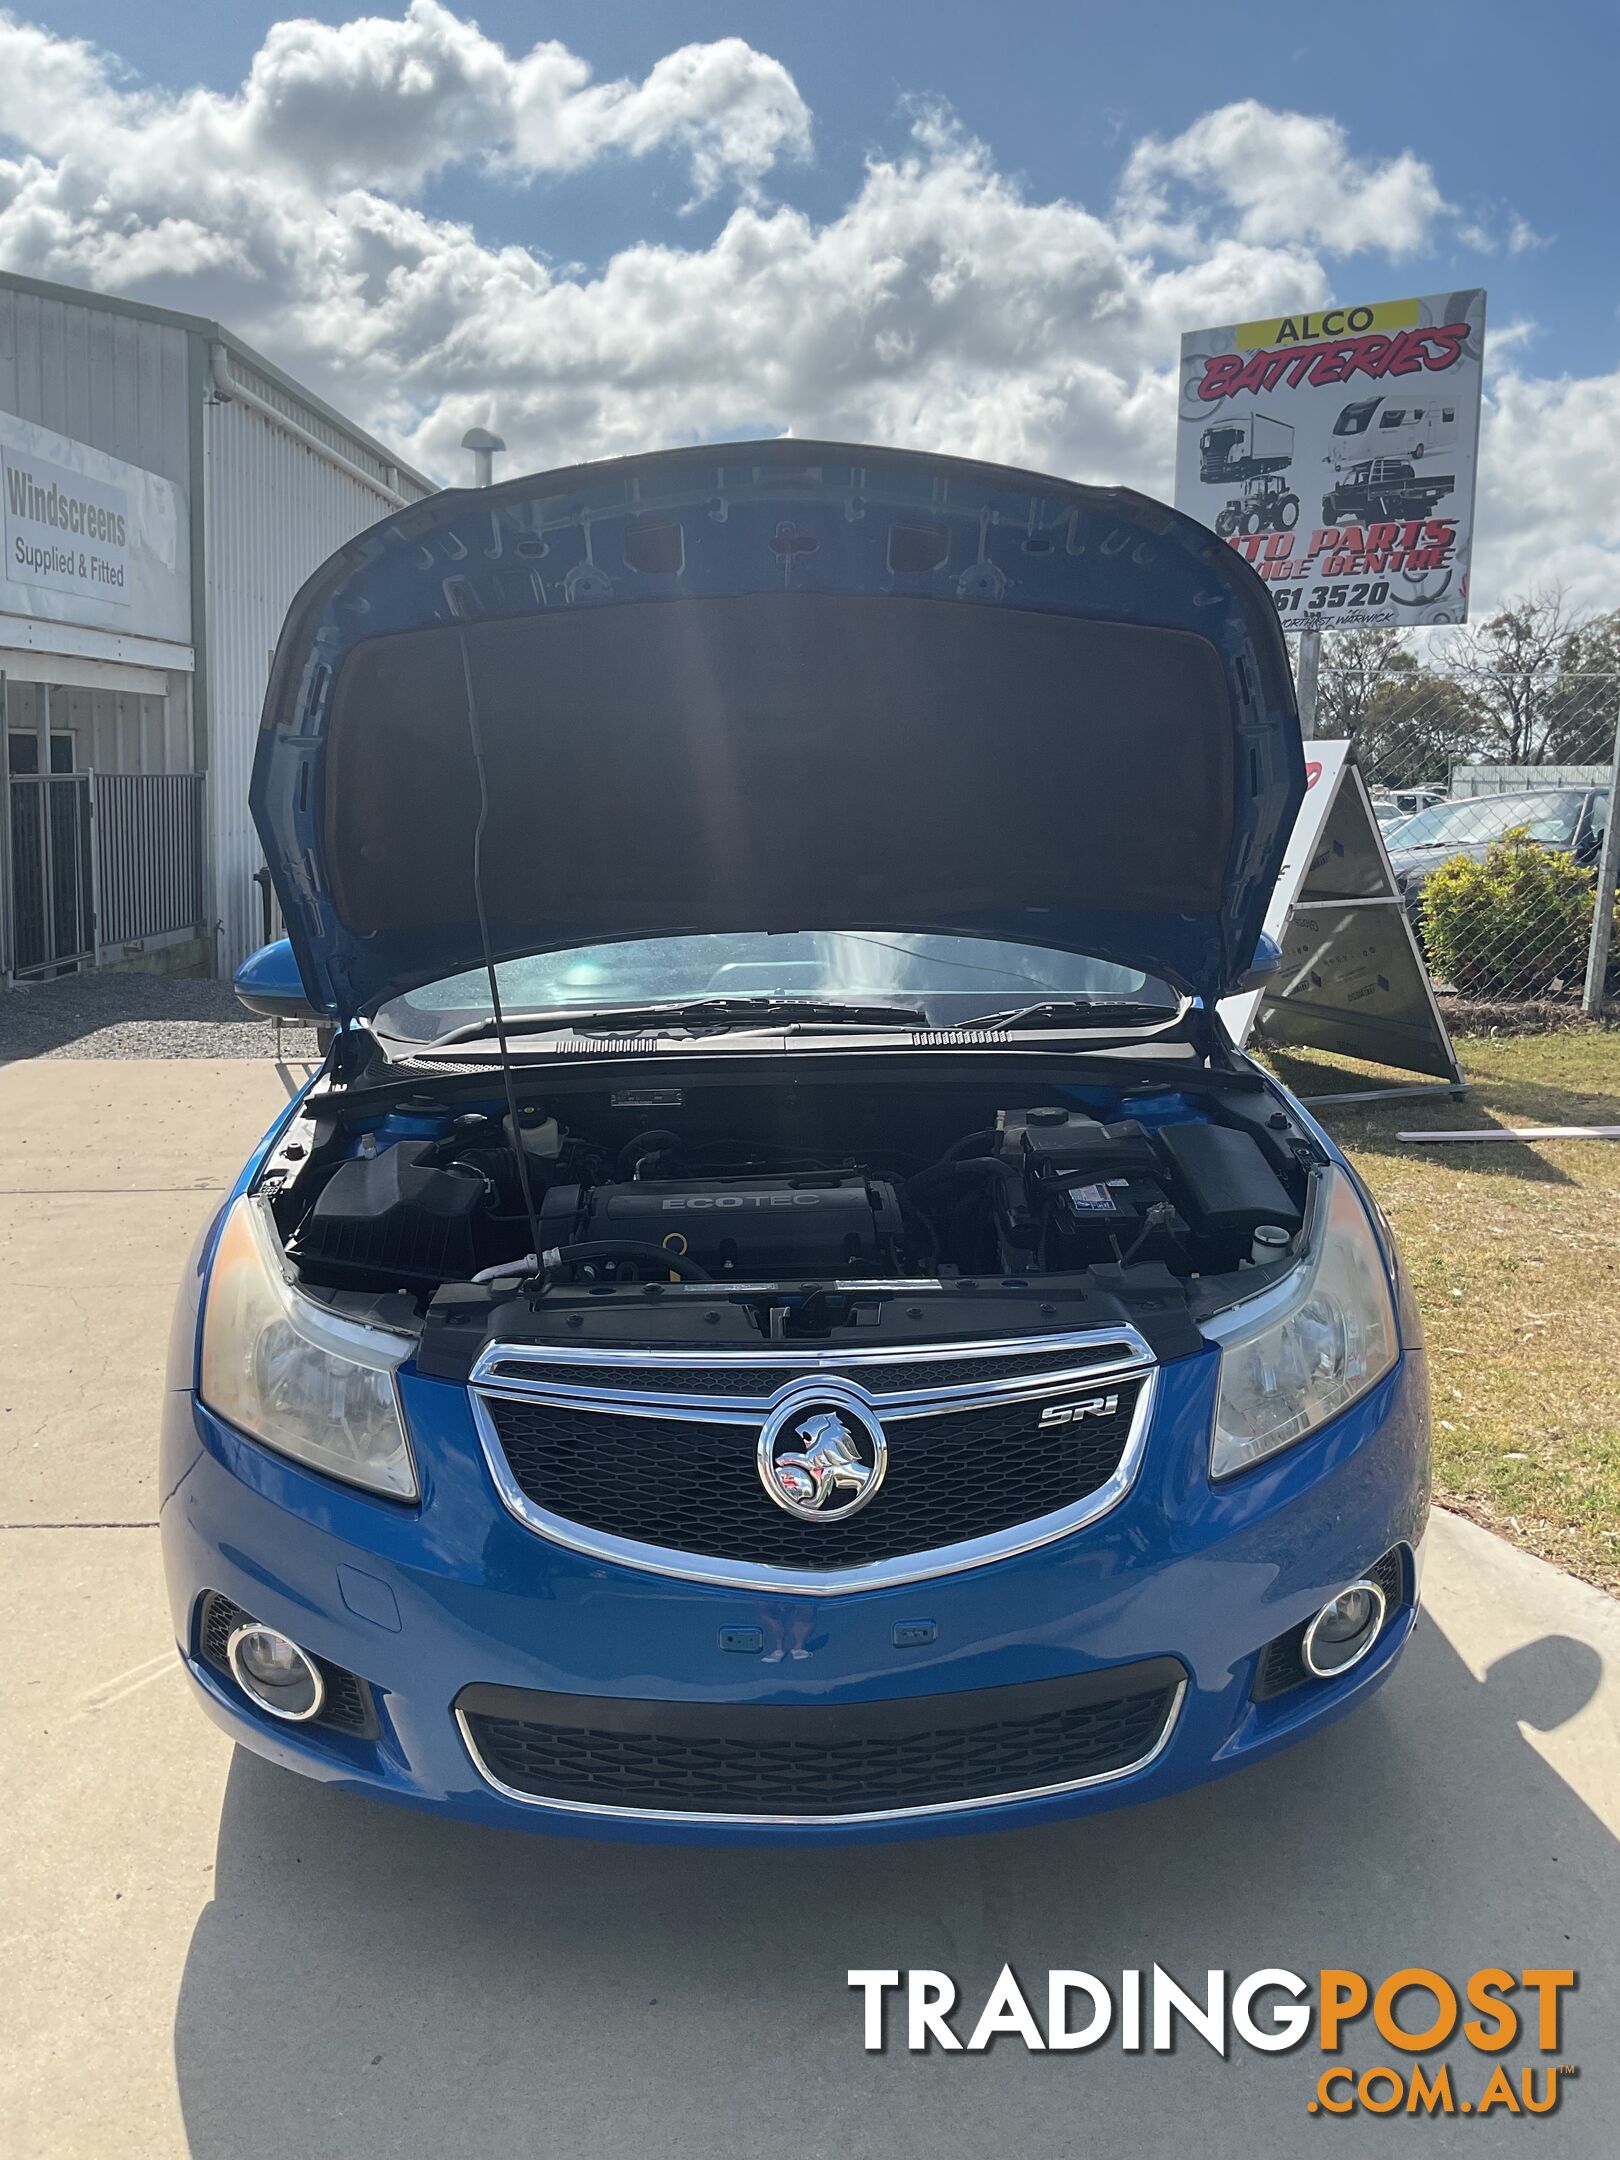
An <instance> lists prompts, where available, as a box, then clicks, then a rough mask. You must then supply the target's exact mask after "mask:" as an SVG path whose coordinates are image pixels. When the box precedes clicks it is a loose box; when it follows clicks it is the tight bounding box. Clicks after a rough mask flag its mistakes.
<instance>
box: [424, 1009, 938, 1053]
mask: <svg viewBox="0 0 1620 2160" xmlns="http://www.w3.org/2000/svg"><path fill="white" fill-rule="evenodd" d="M505 1020H506V1032H507V1034H508V1035H524V1034H527V1035H535V1034H540V1033H542V1032H544V1031H545V1030H546V1029H548V1028H557V1029H566V1030H567V1032H568V1033H570V1034H573V1035H588V1034H608V1035H611V1034H615V1033H619V1032H622V1031H624V1030H633V1031H635V1032H638V1033H639V1032H642V1031H649V1032H651V1031H656V1030H657V1029H659V1028H665V1027H667V1028H685V1029H689V1030H691V1031H693V1032H713V1033H724V1032H725V1031H726V1030H728V1029H732V1028H747V1027H775V1026H785V1025H788V1024H790V1023H804V1024H806V1025H808V1026H810V1027H834V1028H837V1027H862V1028H885V1027H895V1028H925V1027H927V1026H928V1015H927V1014H926V1013H925V1012H923V1011H922V1010H921V1009H920V1008H919V1007H917V1006H915V1005H860V1004H850V1003H839V1002H837V1001H836V1000H832V999H823V998H796V997H795V998H789V997H705V998H688V999H685V1000H684V1001H682V1002H680V1003H677V1004H671V1005H607V1006H601V1007H597V1008H585V1009H581V1008H580V1007H579V1006H577V1005H574V1006H555V1007H552V1008H550V1009H548V1010H546V1011H543V1012H526V1013H513V1012H509V1013H507V1014H506V1015H505ZM494 1032H495V1022H494V1018H493V1016H492V1015H490V1014H485V1016H484V1017H483V1018H482V1019H481V1020H468V1021H465V1022H464V1023H463V1024H462V1025H461V1026H460V1027H454V1028H449V1029H447V1030H446V1031H445V1033H444V1034H442V1035H435V1036H432V1037H431V1038H429V1039H427V1040H424V1041H423V1042H421V1043H419V1044H413V1046H412V1047H413V1048H416V1049H421V1050H429V1049H440V1048H442V1047H443V1046H444V1045H446V1044H449V1043H464V1042H477V1041H479V1040H480V1039H481V1038H482V1037H483V1036H486V1035H492V1034H493V1033H494Z"/></svg>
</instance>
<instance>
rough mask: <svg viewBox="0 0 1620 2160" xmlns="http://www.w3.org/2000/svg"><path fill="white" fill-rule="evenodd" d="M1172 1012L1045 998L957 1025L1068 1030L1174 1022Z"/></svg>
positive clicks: (1108, 1001) (1116, 1002)
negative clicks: (1118, 1023)
mask: <svg viewBox="0 0 1620 2160" xmlns="http://www.w3.org/2000/svg"><path fill="white" fill-rule="evenodd" d="M1175 1017H1176V1015H1175V1010H1174V1008H1170V1009H1168V1010H1167V1009H1166V1008H1165V1007H1164V1006H1163V1005H1132V1004H1130V1003H1128V1002H1127V1001H1125V1000H1124V999H1121V998H1088V997H1072V998H1047V999H1045V1000H1043V1002H1042V1003H1040V1004H1038V1005H1014V1006H1011V1007H1009V1008H1008V1010H1007V1011H1006V1012H993V1013H981V1014H979V1015H977V1016H976V1017H975V1018H973V1019H971V1020H964V1021H962V1022H960V1023H959V1024H960V1025H961V1026H962V1027H964V1028H1020V1027H1027V1028H1039V1027H1068V1026H1071V1025H1073V1024H1074V1023H1076V1022H1078V1023H1079V1024H1080V1025H1081V1026H1082V1027H1093V1026H1096V1025H1097V1024H1098V1023H1099V1022H1100V1023H1101V1024H1102V1025H1103V1026H1105V1027H1107V1026H1110V1025H1112V1024H1113V1023H1114V1022H1115V1021H1121V1022H1123V1021H1139V1020H1173V1019H1174V1018H1175Z"/></svg>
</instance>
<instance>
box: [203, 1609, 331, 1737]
mask: <svg viewBox="0 0 1620 2160" xmlns="http://www.w3.org/2000/svg"><path fill="white" fill-rule="evenodd" d="M225 1657H226V1662H227V1663H228V1664H229V1666H230V1668H231V1672H232V1674H233V1675H234V1676H235V1679H236V1684H237V1686H238V1687H239V1688H240V1689H241V1690H242V1692H243V1694H244V1695H248V1696H251V1697H252V1699H253V1701H254V1702H256V1703H257V1704H258V1706H259V1708H260V1709H261V1710H267V1711H268V1712H269V1714H270V1715H271V1717H276V1718H285V1719H286V1720H287V1722H288V1723H289V1724H293V1725H300V1724H302V1723H303V1721H304V1720H305V1719H306V1718H312V1717H314V1716H315V1715H316V1714H317V1713H318V1711H319V1710H320V1707H321V1703H322V1700H323V1699H324V1697H325V1694H326V1686H325V1683H324V1682H323V1681H322V1679H321V1676H320V1672H319V1669H318V1668H317V1667H316V1665H315V1663H314V1661H313V1659H311V1658H309V1657H307V1656H306V1655H305V1654H304V1652H303V1651H302V1650H300V1649H299V1647H298V1645H297V1644H296V1643H295V1642H294V1641H293V1640H292V1638H291V1637H290V1636H287V1635H281V1634H278V1633H277V1632H276V1630H275V1629H274V1628H272V1627H263V1626H261V1625H260V1624H259V1622H258V1621H257V1620H253V1621H250V1622H249V1623H248V1625H247V1626H246V1627H239V1628H238V1629H237V1630H236V1632H235V1633H234V1634H233V1635H232V1637H231V1639H230V1641H229V1642H228V1643H227V1644H226V1646H225Z"/></svg>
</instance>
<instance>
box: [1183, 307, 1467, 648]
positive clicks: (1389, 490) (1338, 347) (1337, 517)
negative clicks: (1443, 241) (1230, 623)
mask: <svg viewBox="0 0 1620 2160" xmlns="http://www.w3.org/2000/svg"><path fill="white" fill-rule="evenodd" d="M1484 342H1485V295H1484V293H1483V292H1481V291H1478V290H1475V291H1471V292H1459V293H1449V294H1432V295H1430V296H1429V297H1428V298H1427V299H1421V300H1385V301H1380V302H1377V303H1370V304H1362V305H1358V306H1354V307H1333V308H1323V309H1320V310H1318V311H1315V312H1309V313H1307V312H1301V313H1299V314H1297V315H1283V316H1275V317H1272V318H1271V319H1270V320H1268V321H1265V322H1250V323H1232V324H1228V325H1226V326H1224V327H1223V328H1221V329H1217V330H1193V331H1189V332H1188V334H1187V335H1186V336H1185V337H1184V338H1183V339H1182V341H1181V397H1180V407H1179V412H1178V427H1177V441H1176V508H1177V509H1178V510H1185V511H1186V512H1188V514H1189V515H1190V516H1192V517H1195V518H1197V519H1198V520H1199V521H1200V523H1202V524H1205V525H1211V526H1213V527H1214V529H1215V530H1216V532H1218V533H1219V534H1220V535H1221V537H1222V538H1223V539H1224V540H1226V541H1228V542H1229V543H1230V544H1231V545H1232V546H1233V547H1235V548H1236V549H1237V550H1238V551H1239V553H1241V554H1242V555H1243V556H1244V557H1245V558H1246V559H1247V560H1248V561H1249V562H1251V563H1253V565H1254V567H1255V569H1256V570H1258V571H1259V573H1260V575H1261V576H1262V577H1263V578H1264V579H1265V581H1266V583H1267V584H1268V585H1269V586H1270V588H1271V592H1272V596H1273V598H1274V599H1275V600H1276V603H1277V612H1278V614H1279V616H1280V617H1281V619H1282V623H1283V626H1284V628H1285V629H1289V630H1323V629H1335V628H1350V627H1353V626H1355V625H1357V624H1378V625H1386V626H1389V627H1391V628H1397V629H1406V628H1410V627H1411V626H1413V625H1414V624H1419V623H1456V622H1461V621H1462V620H1463V619H1464V617H1465V616H1466V615H1467V612H1468V557H1469V550H1470V546H1471V544H1472V539H1473V521H1474V474H1475V467H1476V463H1477V458H1478V448H1479V398H1480V362H1481V355H1482V351H1483V347H1484Z"/></svg>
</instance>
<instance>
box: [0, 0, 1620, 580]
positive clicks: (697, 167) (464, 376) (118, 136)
mask: <svg viewBox="0 0 1620 2160" xmlns="http://www.w3.org/2000/svg"><path fill="white" fill-rule="evenodd" d="M1330 14H1331V15H1332V16H1333V17H1334V19H1333V20H1331V21H1329V20H1324V18H1325V17H1326V16H1328V15H1330ZM316 25H326V26H329V29H328V30H326V31H322V30H319V29H317V28H316V27H315V26H316ZM539 41H547V49H546V50H542V51H538V52H537V51H535V50H534V48H536V47H537V45H538V43H539ZM1617 81H1620V8H1617V7H1616V6H1615V5H1614V4H1613V0H1607V4H1603V5H1597V4H1592V0H1579V4H1575V5H1568V6H1554V7H1551V8H1548V7H1545V6H1543V7H1542V8H1541V9H1539V10H1536V9H1532V8H1530V7H1528V6H1526V5H1524V4H1522V0H1520V4H1517V5H1509V4H1506V0H1474V4H1472V5H1464V4H1462V0H1428V4H1427V5H1425V6H1423V7H1422V8H1421V9H1416V10H1414V9H1412V8H1410V7H1403V6H1395V5H1386V4H1384V0H1358V4H1357V5H1356V6H1354V7H1353V8H1351V7H1347V8H1343V9H1340V10H1337V11H1326V10H1322V9H1320V8H1315V7H1309V8H1307V7H1297V8H1294V9H1292V10H1271V11H1267V12H1264V13H1262V12H1261V11H1258V10H1253V9H1245V10H1239V9H1236V8H1231V7H1228V8H1225V9H1221V8H1215V7H1212V6H1209V5H1203V6H1193V5H1190V4H1184V0H1138V4H1137V5H1135V6H1127V7H1120V6H1119V5H1117V0H1116V4H1114V5H1109V6H1098V5H1092V4H1090V0H1071V4H1069V5H1054V4H1051V0H1021V4H1019V5H1017V6H1007V7H1002V8H999V9H998V8H991V7H986V6H985V5H984V4H983V0H977V4H968V0H927V4H923V0H862V4H853V0H820V4H818V5H815V6H797V7H789V6H785V5H775V4H772V5H763V4H744V0H733V4H731V5H728V6H720V5H714V4H711V0H649V4H644V5H640V6H631V5H617V6H613V5H609V6H604V5H602V4H601V0H596V4H594V5H586V4H584V0H553V4H551V5H547V6H544V7H536V6H533V5H519V4H517V0H484V4H482V5H479V6H477V7H476V8H474V7H472V6H470V5H466V4H462V0H458V4H456V5H454V6H453V7H452V6H451V5H450V0H374V13H373V14H372V15H371V16H370V17H367V18H364V19H362V18H361V15H360V10H359V9H358V8H357V7H352V6H351V7H342V6H332V5H323V6H315V7H305V8H301V9H299V10H297V11H296V13H295V12H294V11H293V10H290V9H288V10H282V11H278V10H275V9H272V8H265V7H245V6H232V7H229V8H225V9H197V8H195V7H191V6H180V5H175V4H169V0H148V4H147V5H146V6H145V7H143V8H141V9H139V10H136V9H131V8H129V7H128V5H127V0H125V4H123V5H119V6H114V5H112V4H111V0H56V4H54V5H52V6H51V7H50V9H49V12H48V14H47V13H45V12H43V11H33V12H31V11H30V10H29V8H28V7H27V6H26V5H23V6H14V7H13V10H12V12H11V14H10V15H9V16H7V15H6V14H5V13H4V12H3V10H0V267H7V268H13V269H21V270H26V271H29V272H31V273H32V274H35V275H40V276H46V277H57V278H61V279H64V280H65V281H67V282H74V283H81V284H103V285H106V286H108V287H109V288H111V289H114V290H121V291H127V292H131V293H134V294H136V295H137V296H141V297H147V298H151V299H155V300H159V301H162V302H165V303H167V304H171V305H177V306H183V307H189V308H193V309H195V310H197V311H198V312H203V313H211V314H218V315H220V316H221V317H222V318H223V319H226V320H228V321H230V322H231V323H232V324H233V326H235V327H237V328H238V329H240V330H241V331H242V332H243V334H244V335H246V336H248V337H249V338H251V339H252V340H253V341H254V342H255V343H257V344H259V345H260V346H262V347H263V348H264V349H266V350H267V351H269V352H270V353H271V354H272V355H273V356H274V357H275V358H277V359H279V360H281V361H282V362H283V363H284V364H286V365H287V366H289V367H290V368H292V369H293V370H294V371H295V372H298V373H301V374H302V375H304V376H305V377H306V378H307V379H309V380H311V381H312V382H314V383H315V385H316V386H317V387H319V388H321V389H324V390H325V391H326V392H327V393H328V394H329V395H332V396H333V397H334V398H335V399H336V400H337V401H338V402H339V403H342V404H345V405H347V406H348V407H349V409H351V410H354V411H356V413H357V416H358V417H361V418H363V419H365V420H367V421H368V422H370V423H371V424H372V425H373V426H375V427H377V428H378V429H379V430H380V431H381V432H383V433H385V434H388V435H389V436H390V437H391V438H392V439H394V440H396V441H398V442H400V443H401V444H402V445H403V446H404V447H405V449H406V450H407V452H408V453H410V454H412V455H414V456H416V457H417V458H418V460H419V461H420V462H422V463H424V464H425V465H427V466H428V467H429V469H431V470H434V471H436V472H440V473H445V472H447V471H448V470H453V469H455V458H454V444H455V442H456V441H457V440H458V439H459V433H460V430H461V428H462V427H463V426H464V425H466V424H467V422H468V421H469V420H472V419H477V420H480V421H492V422H493V423H494V424H496V425H497V426H499V427H500V428H501V429H502V431H503V433H505V434H506V435H507V436H508V438H509V439H510V440H511V442H512V444H513V452H514V456H515V457H516V458H518V459H519V460H520V461H521V462H523V463H529V464H541V463H547V462H561V461H562V460H563V459H564V458H566V457H569V456H574V455H591V454H598V453H606V452H611V451H613V450H617V449H624V448H635V447H642V446H644V445H645V444H646V443H647V442H649V441H652V440H675V439H694V438H697V439H703V438H706V437H707V438H710V439H712V438H715V437H719V436H724V435H732V434H748V433H763V432H777V431H780V430H782V429H784V428H791V429H793V430H795V431H796V432H800V433H805V434H809V433H814V432H836V433H848V434H854V435H857V436H866V437H872V436H880V435H881V436H886V437H888V438H890V439H895V440H901V441H909V442H921V443H927V442H937V443H939V444H940V446H942V447H948V448H952V449H965V450H971V451H975V452H977V453H979V454H983V455H991V456H1016V457H1018V458H1020V459H1022V460H1024V461H1026V462H1031V463H1038V464H1039V463H1045V464H1048V465H1050V466H1052V467H1054V468H1055V469H1059V470H1065V471H1072V472H1075V473H1077V474H1078V475H1080V476H1081V477H1085V478H1112V479H1120V480H1126V481H1130V482H1132V483H1134V484H1136V485H1142V486H1147V487H1150V488H1158V489H1160V490H1161V491H1162V490H1163V489H1164V488H1166V487H1167V485H1168V466H1169V456H1170V443H1171V434H1172V420H1171V413H1172V409H1173V396H1172V388H1171V371H1172V363H1173V361H1174V357H1175V344H1176V336H1177V333H1178V331H1179V330H1180V329H1183V328H1191V327H1197V326H1199V325H1200V324H1201V323H1205V322H1212V321H1221V320H1232V319H1238V318H1240V317H1244V316H1249V315H1257V314H1262V313H1273V312H1280V311H1281V310H1282V309H1283V308H1285V307H1291V306H1294V305H1301V304H1302V305H1312V304H1317V303H1320V302H1322V301H1325V300H1328V299H1331V298H1337V299H1340V300H1357V299H1379V298H1385V297H1395V296H1397V295H1401V294H1405V293H1414V292H1425V291H1443V290H1449V289H1452V288H1455V287H1457V286H1462V285H1472V284H1484V285H1486V286H1487V287H1488V289H1489V292H1490V325H1491V332H1490V337H1489V339H1488V348H1489V361H1488V364H1489V367H1490V373H1491V396H1490V403H1489V406H1488V410H1487V423H1486V437H1485V446H1486V453H1487V456H1486V459H1485V462H1484V464H1483V465H1482V476H1483V485H1484V489H1485V494H1486V507H1485V509H1484V511H1483V512H1482V518H1481V553H1480V557H1479V560H1478V564H1477V576H1476V593H1478V594H1481V595H1482V596H1483V595H1484V594H1487V593H1489V592H1490V591H1491V589H1492V588H1493V586H1494V588H1495V589H1497V590H1498V591H1499V590H1501V589H1504V588H1506V587H1509V586H1522V585H1523V584H1525V583H1528V582H1536V581H1540V582H1547V581H1551V580H1555V579H1556V580H1561V581H1563V582H1565V583H1566V584H1568V585H1570V586H1571V587H1572V589H1573V590H1574V592H1575V595H1576V597H1577V598H1578V599H1579V600H1581V601H1583V602H1585V604H1590V605H1598V604H1608V605H1613V604H1615V601H1616V600H1617V599H1620V589H1617V586H1620V523H1617V519H1620V509H1617V505H1620V313H1617V303H1620V246H1617V244H1616V242H1615V239H1614V237H1613V198H1614V183H1615V180H1616V177H1617V171H1620V158H1617V155H1616V150H1615V133H1616V127H1615V117H1614V113H1613V109H1612V108H1613V98H1614V87H1615V84H1616V82H1617Z"/></svg>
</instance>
